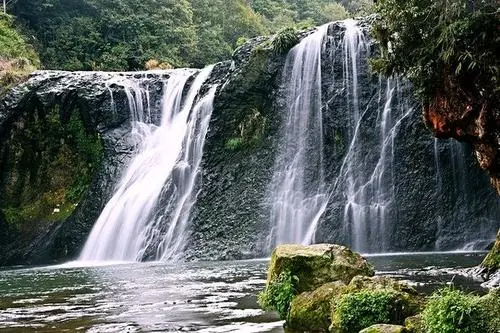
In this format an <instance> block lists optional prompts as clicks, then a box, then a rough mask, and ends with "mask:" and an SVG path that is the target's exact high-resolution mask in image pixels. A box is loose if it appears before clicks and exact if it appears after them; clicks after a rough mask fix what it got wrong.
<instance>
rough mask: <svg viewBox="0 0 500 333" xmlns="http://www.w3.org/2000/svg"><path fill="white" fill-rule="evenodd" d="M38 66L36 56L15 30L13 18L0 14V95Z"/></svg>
mask: <svg viewBox="0 0 500 333" xmlns="http://www.w3.org/2000/svg"><path fill="white" fill-rule="evenodd" d="M39 65H40V60H39V59H38V55H37V54H36V52H35V51H34V49H33V47H31V45H29V43H28V42H27V41H26V39H25V38H24V37H23V36H22V35H21V34H20V33H19V32H18V31H17V30H16V28H15V26H14V19H13V17H12V16H10V15H7V14H3V13H0V94H1V93H2V90H3V89H5V88H6V87H9V86H10V85H12V84H15V83H18V82H19V81H20V80H22V79H23V78H25V77H26V76H27V74H29V73H30V72H32V71H34V70H35V69H36V68H37V67H38V66H39Z"/></svg>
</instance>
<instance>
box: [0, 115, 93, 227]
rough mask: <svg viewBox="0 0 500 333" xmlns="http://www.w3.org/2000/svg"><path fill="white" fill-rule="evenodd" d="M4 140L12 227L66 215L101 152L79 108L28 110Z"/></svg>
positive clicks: (5, 192) (1, 183)
mask: <svg viewBox="0 0 500 333" xmlns="http://www.w3.org/2000/svg"><path fill="white" fill-rule="evenodd" d="M10 133H11V134H10V136H9V137H8V138H7V140H5V142H3V143H2V144H1V145H0V153H1V156H2V161H3V162H4V164H3V165H2V166H1V170H0V172H1V173H0V175H1V178H0V190H1V205H0V209H1V210H2V212H3V215H4V216H5V217H6V221H7V222H8V224H9V226H10V227H11V228H13V229H16V230H19V231H23V232H24V233H26V232H27V233H29V232H30V231H36V230H38V229H40V228H43V226H44V225H46V224H47V223H50V222H54V221H62V220H64V219H66V218H67V217H68V216H70V215H71V213H72V212H73V211H74V209H75V207H76V206H77V204H78V203H79V202H80V200H81V198H82V195H83V193H84V192H85V191H86V189H87V188H88V186H89V184H90V182H91V180H92V176H93V174H94V171H95V168H96V167H97V166H98V165H99V164H100V161H101V158H102V150H103V148H102V144H101V140H100V137H99V135H98V134H97V133H96V132H94V131H93V130H92V129H90V128H88V127H86V126H85V124H84V121H83V120H82V117H81V114H80V111H79V110H77V109H76V110H72V111H71V112H69V113H66V114H65V113H63V112H61V111H60V109H59V108H57V107H55V108H52V109H50V110H37V109H35V110H33V111H31V112H29V111H26V112H25V113H24V114H22V115H21V116H20V118H19V119H18V120H17V121H16V122H15V123H14V124H13V125H12V128H11V131H10Z"/></svg>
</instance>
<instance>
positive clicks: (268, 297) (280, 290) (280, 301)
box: [258, 270, 299, 319]
mask: <svg viewBox="0 0 500 333" xmlns="http://www.w3.org/2000/svg"><path fill="white" fill-rule="evenodd" d="M298 280H299V279H298V278H297V276H295V275H292V273H291V272H290V271H289V270H286V271H283V272H282V273H281V274H280V275H279V277H278V279H276V280H275V282H272V283H270V284H269V285H267V286H266V289H265V290H264V291H263V292H261V293H260V294H259V300H258V301H259V305H260V306H261V307H262V308H263V309H264V310H268V311H276V312H278V314H279V316H280V318H281V319H287V318H288V313H289V310H290V304H291V303H292V300H293V299H294V298H295V296H296V295H297V288H296V286H297V283H298V282H299V281H298Z"/></svg>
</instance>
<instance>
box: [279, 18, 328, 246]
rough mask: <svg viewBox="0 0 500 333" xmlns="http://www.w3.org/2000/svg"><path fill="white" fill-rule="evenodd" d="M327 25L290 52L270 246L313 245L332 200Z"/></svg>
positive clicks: (285, 75)
mask: <svg viewBox="0 0 500 333" xmlns="http://www.w3.org/2000/svg"><path fill="white" fill-rule="evenodd" d="M328 26H329V25H324V26H322V27H320V28H318V30H317V31H316V32H314V33H313V34H311V35H310V36H308V37H306V38H305V39H304V40H302V42H301V43H300V44H299V45H297V46H295V47H294V48H293V49H292V50H291V51H290V52H289V54H288V56H287V59H286V64H285V68H284V74H283V82H286V83H287V88H286V91H285V98H286V106H285V107H286V117H287V118H286V120H285V124H284V126H283V129H282V131H283V137H284V142H283V143H282V147H281V151H280V153H279V154H278V158H277V160H276V163H275V171H274V177H273V182H272V185H271V186H272V188H271V200H272V207H271V221H272V223H273V226H274V228H273V231H272V234H271V240H270V245H271V246H273V245H276V244H281V243H302V244H309V243H311V242H312V241H313V239H314V233H315V230H316V225H317V222H318V221H319V219H320V217H321V215H322V214H323V212H324V210H325V208H326V204H327V193H326V185H325V178H324V165H323V163H324V161H323V120H322V119H323V115H322V112H321V105H322V99H321V95H322V93H321V53H322V50H323V46H324V42H325V38H326V36H327V33H328Z"/></svg>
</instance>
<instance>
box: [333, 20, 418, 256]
mask: <svg viewBox="0 0 500 333" xmlns="http://www.w3.org/2000/svg"><path fill="white" fill-rule="evenodd" d="M344 26H345V33H344V39H343V44H344V47H343V52H344V54H343V59H344V66H343V72H344V74H343V80H344V82H345V87H346V90H347V92H346V93H347V94H346V96H347V99H348V102H347V103H346V104H347V106H348V110H347V111H348V113H349V120H350V123H351V128H352V130H351V131H350V133H349V137H350V145H349V149H348V151H347V154H346V156H345V159H344V163H343V165H342V168H341V173H340V176H339V178H340V179H341V181H342V185H341V187H343V192H344V195H345V198H346V203H345V207H344V232H345V233H346V235H348V239H349V240H350V241H349V243H350V245H351V246H352V247H353V248H354V249H356V250H357V251H364V252H373V251H385V250H387V248H388V243H389V240H388V239H387V236H388V235H387V222H388V221H387V218H388V217H387V215H388V209H390V206H391V204H392V203H393V201H394V181H393V172H394V170H393V169H394V140H395V136H396V134H397V129H398V125H399V124H400V123H401V121H402V120H403V119H404V118H405V117H407V116H408V115H409V114H410V112H411V111H412V109H411V108H409V107H408V106H407V105H403V104H401V102H400V101H401V98H396V97H395V96H396V95H397V94H398V93H399V92H400V90H401V89H402V87H401V84H400V82H399V80H396V79H388V80H386V81H385V82H383V81H382V80H379V89H378V91H379V97H378V108H377V109H378V112H377V115H376V119H375V122H374V126H375V128H374V129H375V131H373V128H370V126H366V124H365V123H366V121H367V120H366V119H365V118H370V117H372V115H370V114H367V111H368V110H369V108H368V107H367V108H366V111H364V112H363V113H362V114H361V112H360V106H359V96H358V94H359V93H358V90H359V88H358V85H359V82H358V81H359V77H358V75H359V72H360V71H361V70H360V68H361V66H362V63H361V61H363V62H366V59H367V58H368V56H369V50H370V44H369V42H367V39H366V37H365V32H364V31H363V29H362V28H361V27H360V26H358V24H357V21H355V20H346V21H344ZM384 90H385V93H384ZM372 126H373V125H372ZM370 136H371V137H373V138H374V139H375V138H376V137H378V140H377V141H378V143H377V144H375V145H373V143H371V144H370V143H369V142H367V141H366V138H369V137H370ZM367 147H370V151H367Z"/></svg>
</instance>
